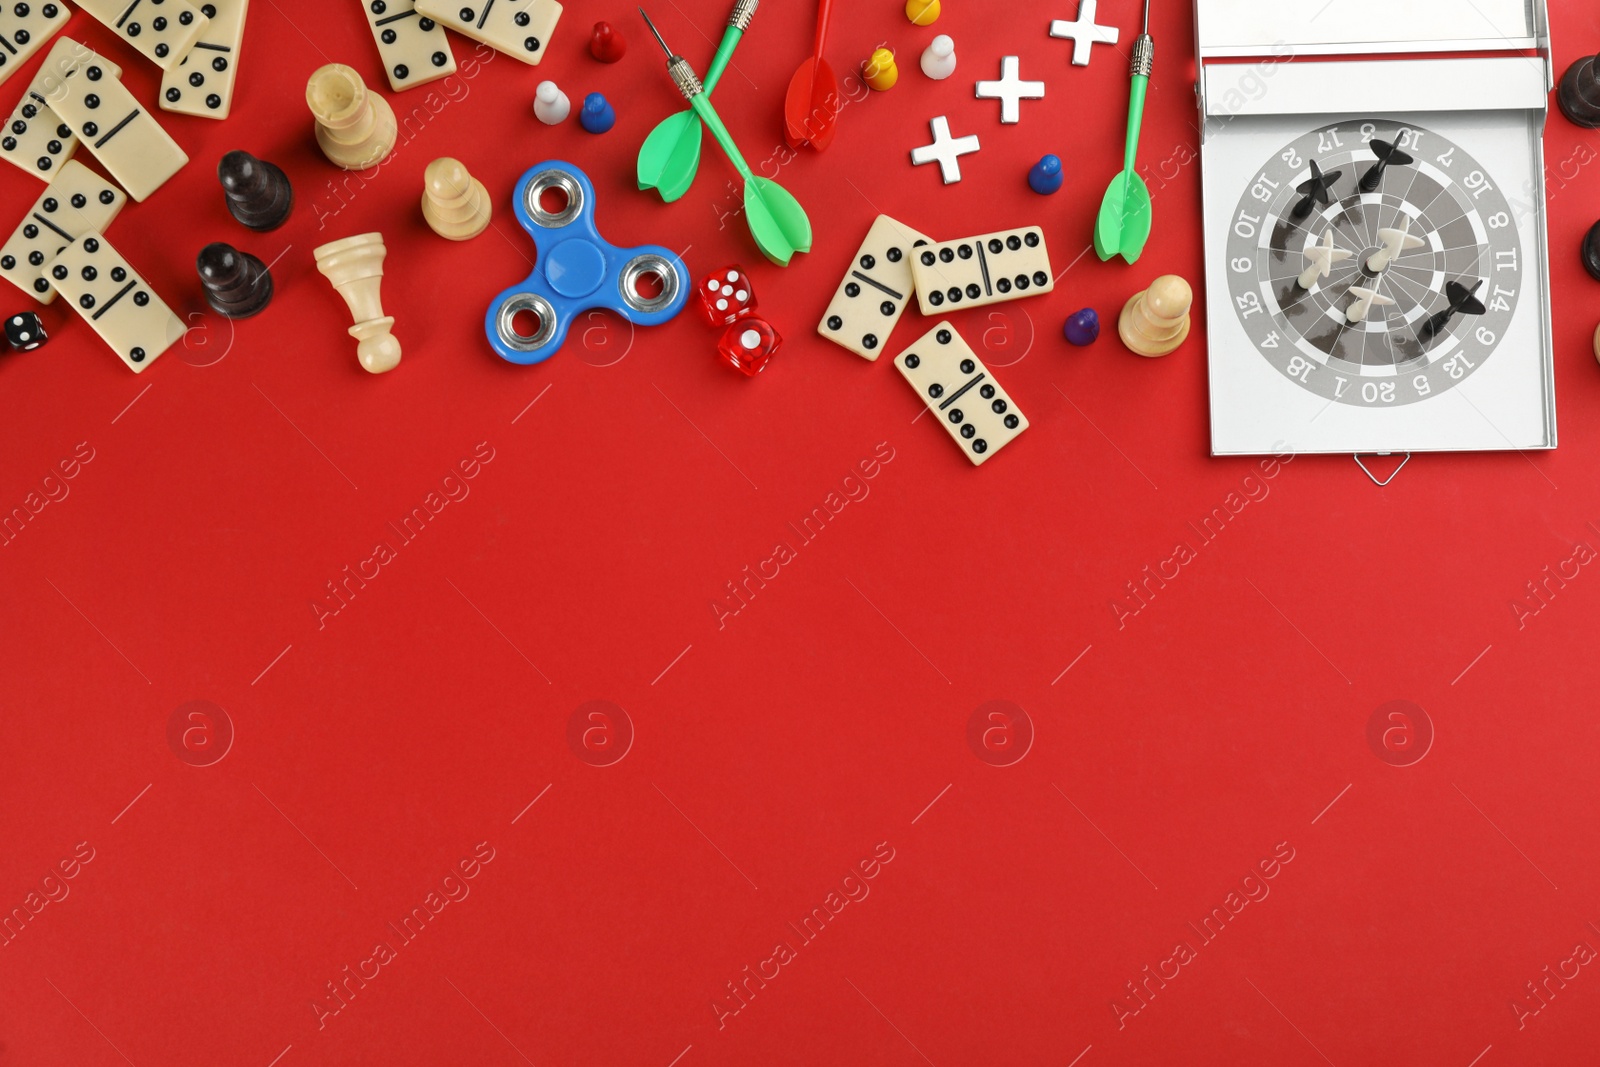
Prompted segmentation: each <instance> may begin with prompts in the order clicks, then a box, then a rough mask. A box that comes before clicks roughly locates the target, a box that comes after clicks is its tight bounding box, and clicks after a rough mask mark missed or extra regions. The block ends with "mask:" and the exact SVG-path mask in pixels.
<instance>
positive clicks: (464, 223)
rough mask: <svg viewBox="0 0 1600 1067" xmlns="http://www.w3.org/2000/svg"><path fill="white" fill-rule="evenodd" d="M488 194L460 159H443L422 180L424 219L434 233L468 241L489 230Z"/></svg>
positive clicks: (431, 164) (435, 161) (433, 163)
mask: <svg viewBox="0 0 1600 1067" xmlns="http://www.w3.org/2000/svg"><path fill="white" fill-rule="evenodd" d="M490 213H491V208H490V206H489V193H488V192H487V191H486V190H485V189H484V187H483V183H482V182H480V181H479V180H478V179H476V178H474V177H473V176H472V175H471V174H468V173H467V168H466V167H465V166H463V165H462V163H461V161H460V160H459V159H451V158H450V157H449V156H441V157H440V158H438V159H436V160H434V161H433V162H432V163H429V164H428V169H427V170H426V171H424V172H423V176H422V217H423V218H424V219H426V220H427V221H428V225H429V226H430V227H431V228H432V229H433V232H434V233H436V234H438V235H439V236H440V237H447V238H449V239H450V240H452V241H468V240H471V239H472V238H474V237H476V236H478V234H480V233H482V232H483V231H484V230H485V229H487V228H488V226H489V215H490Z"/></svg>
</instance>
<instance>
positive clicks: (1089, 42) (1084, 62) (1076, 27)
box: [1050, 0, 1117, 67]
mask: <svg viewBox="0 0 1600 1067" xmlns="http://www.w3.org/2000/svg"><path fill="white" fill-rule="evenodd" d="M1096 3H1097V0H1080V2H1079V4H1078V21H1077V22H1068V21H1067V20H1066V19H1054V20H1052V21H1051V23H1050V36H1052V37H1067V38H1070V39H1071V40H1072V65H1073V66H1075V67H1087V66H1088V65H1089V50H1090V49H1092V48H1093V47H1094V46H1095V45H1097V44H1116V43H1117V28H1116V27H1115V26H1101V25H1100V24H1099V23H1097V22H1095V20H1094V9H1095V6H1096Z"/></svg>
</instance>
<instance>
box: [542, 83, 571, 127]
mask: <svg viewBox="0 0 1600 1067" xmlns="http://www.w3.org/2000/svg"><path fill="white" fill-rule="evenodd" d="M570 114H572V101H570V100H568V99H567V94H566V93H564V92H562V91H561V90H560V89H559V88H558V87H557V86H556V83H555V82H549V81H545V82H540V83H539V87H538V88H537V89H535V90H534V91H533V116H534V118H536V119H538V120H539V121H540V122H542V123H544V124H545V125H546V126H557V125H560V124H561V123H563V122H565V121H567V116H568V115H570Z"/></svg>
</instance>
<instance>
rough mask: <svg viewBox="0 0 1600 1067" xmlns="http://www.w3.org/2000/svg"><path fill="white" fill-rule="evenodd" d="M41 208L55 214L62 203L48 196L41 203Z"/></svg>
mask: <svg viewBox="0 0 1600 1067" xmlns="http://www.w3.org/2000/svg"><path fill="white" fill-rule="evenodd" d="M39 206H40V207H42V208H44V209H45V211H47V212H49V213H51V214H54V213H55V211H56V210H57V209H58V208H60V207H61V201H59V200H57V199H56V198H55V197H53V196H47V197H45V198H44V199H43V200H41V201H39Z"/></svg>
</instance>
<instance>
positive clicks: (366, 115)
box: [306, 63, 397, 170]
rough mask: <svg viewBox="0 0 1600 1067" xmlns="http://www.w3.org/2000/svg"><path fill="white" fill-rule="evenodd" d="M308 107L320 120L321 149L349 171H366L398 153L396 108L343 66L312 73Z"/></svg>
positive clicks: (328, 66)
mask: <svg viewBox="0 0 1600 1067" xmlns="http://www.w3.org/2000/svg"><path fill="white" fill-rule="evenodd" d="M306 105H307V106H308V107H310V108H311V114H312V115H314V116H315V117H316V120H317V146H318V147H319V148H321V149H322V154H323V155H325V156H327V157H328V159H329V160H330V161H332V162H334V163H337V164H338V165H339V166H341V167H343V168H344V169H345V170H365V169H366V168H367V167H371V166H375V165H376V164H378V163H381V162H382V161H383V160H384V158H385V157H387V156H388V154H389V153H390V152H393V151H394V142H395V137H396V134H397V130H396V126H395V121H394V109H393V108H391V107H390V106H389V101H387V100H385V99H384V98H383V97H381V96H379V95H378V94H377V93H373V92H369V91H368V90H367V86H366V83H364V82H363V81H362V80H361V75H359V74H357V73H356V72H355V71H354V70H352V69H351V68H350V67H347V66H345V65H344V64H343V63H329V64H328V65H327V66H325V67H318V68H317V69H316V70H315V71H313V72H312V74H311V79H310V80H309V81H307V82H306Z"/></svg>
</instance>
